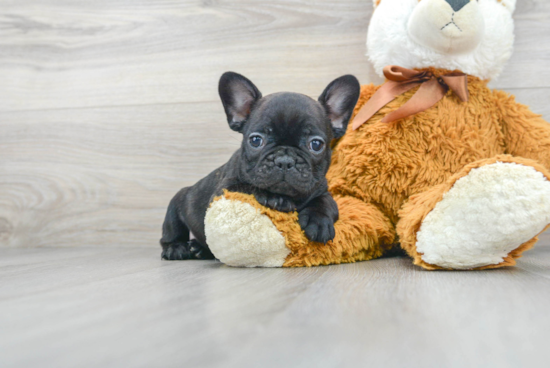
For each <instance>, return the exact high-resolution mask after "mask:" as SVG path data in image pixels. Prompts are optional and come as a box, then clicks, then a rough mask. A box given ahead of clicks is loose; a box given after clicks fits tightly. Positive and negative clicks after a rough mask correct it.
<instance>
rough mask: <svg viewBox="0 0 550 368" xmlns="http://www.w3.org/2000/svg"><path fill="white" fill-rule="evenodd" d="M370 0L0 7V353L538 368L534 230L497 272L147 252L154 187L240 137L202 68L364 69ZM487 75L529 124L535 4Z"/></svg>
mask: <svg viewBox="0 0 550 368" xmlns="http://www.w3.org/2000/svg"><path fill="white" fill-rule="evenodd" d="M371 11H372V1H371V0H345V1H334V0H281V1H279V0H277V1H275V0H266V1H252V0H232V1H229V0H162V1H161V0H155V1H153V0H94V1H84V0H0V367H1V368H4V367H56V368H58V367H171V366H174V367H182V366H183V367H195V366H201V367H257V366H262V367H276V366H277V367H286V366H289V367H290V366H292V367H315V366H319V367H345V366H358V367H362V366H372V367H415V366H419V367H420V366H422V367H492V366H499V367H546V366H548V362H549V361H550V360H549V358H550V350H549V349H548V347H547V345H548V343H549V342H550V317H549V311H550V280H549V278H550V234H548V233H547V234H545V235H543V240H542V241H541V244H540V245H539V246H538V247H537V248H536V249H535V250H533V251H531V252H529V253H527V254H526V256H525V257H524V258H522V259H521V260H520V262H519V264H518V266H517V267H515V268H510V269H505V270H497V271H487V272H477V273H468V272H426V271H422V270H420V269H418V268H415V267H413V266H412V265H411V263H410V261H409V260H408V259H406V258H391V259H382V260H376V261H372V262H363V263H358V264H353V265H341V266H331V267H320V268H314V269H293V270H281V269H267V270H266V269H262V270H258V269H232V268H228V267H225V266H223V265H221V264H219V263H216V262H179V263H177V262H176V263H169V262H161V261H160V260H159V247H158V243H157V241H158V238H159V236H160V226H161V223H162V219H163V215H164V211H165V208H166V205H167V203H168V201H169V200H170V198H171V196H173V194H174V193H175V192H176V191H177V190H178V189H179V188H181V187H183V186H187V185H191V184H193V183H194V182H196V181H197V180H198V179H199V178H201V177H203V176H205V175H206V174H207V173H209V172H210V171H212V170H213V169H214V168H216V167H217V166H219V165H220V164H222V163H223V162H225V161H226V160H227V159H228V157H229V156H230V154H231V153H232V151H233V150H234V149H235V148H236V147H237V146H238V144H239V135H237V134H235V133H232V132H231V131H230V130H229V128H228V127H227V126H226V123H225V118H224V115H223V110H222V107H221V104H220V102H219V100H218V97H217V91H216V88H217V81H218V78H219V76H220V75H221V74H222V73H223V72H224V71H226V70H234V71H237V72H240V73H243V74H245V75H246V76H248V77H250V78H251V79H252V80H253V81H254V82H255V83H256V84H257V85H258V87H259V88H260V89H261V90H262V92H264V94H267V93H272V92H277V91H282V90H290V91H296V92H302V93H305V94H308V95H310V96H312V97H316V96H317V95H318V94H319V93H320V92H321V91H322V89H323V87H324V86H325V85H326V84H327V83H328V82H329V81H331V80H332V79H333V78H335V77H338V76H340V75H342V74H346V73H352V74H355V75H356V76H357V77H358V78H359V79H360V81H361V82H362V83H369V82H378V81H379V80H378V79H377V78H374V77H373V76H372V73H371V70H370V67H369V64H368V62H367V59H366V58H365V56H364V53H365V46H364V43H365V34H366V29H367V26H368V19H369V17H370V14H371ZM515 19H516V26H517V28H516V35H517V37H516V51H515V54H514V56H513V57H512V60H511V61H510V63H509V64H508V66H507V68H506V71H505V73H504V74H503V76H502V77H501V78H500V79H499V80H497V81H493V82H491V85H492V86H493V87H495V88H501V89H505V90H507V91H509V92H511V93H514V94H516V96H517V99H518V100H519V101H521V102H523V103H525V104H528V105H530V106H531V107H532V109H533V110H534V111H535V112H537V113H540V114H542V115H543V116H544V117H545V118H546V119H547V120H550V104H549V97H548V96H550V69H549V68H548V65H549V64H550V21H549V20H550V2H549V1H547V0H518V8H517V11H516V14H515Z"/></svg>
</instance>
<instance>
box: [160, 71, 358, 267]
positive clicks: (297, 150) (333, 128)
mask: <svg viewBox="0 0 550 368" xmlns="http://www.w3.org/2000/svg"><path fill="white" fill-rule="evenodd" d="M219 93H220V97H221V100H222V103H223V107H224V109H225V113H226V115H227V121H228V122H229V127H230V128H231V129H233V130H235V131H237V132H239V133H242V135H243V142H242V146H241V148H240V149H238V150H237V152H235V153H234V154H233V156H231V159H230V160H229V162H228V163H226V164H225V165H223V166H222V167H220V168H218V169H217V170H215V171H214V172H212V173H211V174H210V175H208V176H207V177H205V178H204V179H202V180H200V181H199V182H198V183H197V184H195V185H194V186H192V187H187V188H183V189H182V190H180V191H179V192H178V193H177V194H176V196H175V197H174V198H173V199H172V201H171V202H170V205H169V206H168V211H167V213H166V218H165V220H164V225H163V227H162V239H161V240H160V244H161V245H162V258H163V259H167V260H182V259H213V258H214V256H213V254H212V253H211V252H210V250H209V248H208V245H207V244H206V236H205V234H204V217H205V214H206V210H207V208H208V206H209V205H210V203H211V202H212V200H213V199H214V198H215V197H216V196H219V195H221V194H222V193H223V190H224V189H227V190H229V191H235V192H241V193H247V194H253V195H254V196H255V197H256V199H257V200H258V202H259V203H260V204H262V205H264V206H267V207H270V208H272V209H275V210H278V211H282V212H290V211H294V210H296V211H298V218H299V222H300V226H301V227H302V229H303V230H304V231H305V234H306V236H307V237H308V238H309V239H310V240H312V241H315V242H319V243H326V242H327V241H329V240H332V239H333V238H334V222H335V221H336V220H338V207H337V206H336V202H335V201H334V199H332V197H331V195H330V194H329V193H328V191H327V180H326V178H325V175H326V173H327V170H328V167H329V165H330V156H331V151H330V142H331V140H332V139H334V138H340V137H341V136H343V135H344V133H345V131H346V127H347V125H348V122H349V119H350V117H351V114H352V113H353V108H354V107H355V104H356V103H357V100H358V98H359V93H360V86H359V82H358V81H357V79H356V78H355V77H354V76H351V75H346V76H343V77H340V78H338V79H336V80H334V81H333V82H332V83H330V84H329V85H328V86H327V88H326V89H325V90H324V92H323V93H322V94H321V97H319V100H318V101H315V100H313V99H311V98H309V97H307V96H305V95H302V94H298V93H290V92H282V93H275V94H271V95H269V96H266V97H262V94H261V93H260V91H259V90H258V88H256V86H255V85H254V84H253V83H252V82H251V81H249V80H248V79H247V78H245V77H243V76H242V75H239V74H236V73H233V72H227V73H225V74H223V75H222V77H221V78H220V82H219ZM190 232H191V234H193V235H194V237H195V238H194V239H191V240H190Z"/></svg>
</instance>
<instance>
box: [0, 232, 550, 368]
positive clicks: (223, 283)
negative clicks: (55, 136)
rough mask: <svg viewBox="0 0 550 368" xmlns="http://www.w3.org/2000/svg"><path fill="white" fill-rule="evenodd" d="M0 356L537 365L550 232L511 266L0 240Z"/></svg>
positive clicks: (93, 361) (41, 363)
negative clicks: (174, 257)
mask: <svg viewBox="0 0 550 368" xmlns="http://www.w3.org/2000/svg"><path fill="white" fill-rule="evenodd" d="M0 279H1V280H2V283H0V366H1V367H3V368H8V367H58V368H61V367H259V366H261V367H351V366H355V367H367V366H368V367H461V368H462V367H497V366H498V367H546V366H547V363H548V361H549V359H550V351H549V350H548V348H547V345H548V341H550V314H549V313H548V306H549V301H550V239H548V237H544V238H543V240H542V244H541V245H539V246H538V247H537V248H536V249H535V250H533V251H531V252H529V253H527V254H526V256H525V257H523V258H522V259H521V260H520V261H519V262H518V266H517V267H514V268H507V269H501V270H493V271H484V272H429V271H424V270H422V269H419V268H417V267H414V266H413V265H412V264H411V262H410V260H409V259H408V258H399V257H397V258H388V259H380V260H375V261H369V262H361V263H356V264H348V265H339V266H330V267H317V268H309V269H308V268H301V269H236V268H230V267H227V266H224V265H222V264H221V263H219V262H217V261H187V262H167V261H161V260H160V259H159V250H158V249H139V248H137V249H124V248H119V249H113V248H111V249H106V248H64V249H53V248H35V249H9V248H4V249H0Z"/></svg>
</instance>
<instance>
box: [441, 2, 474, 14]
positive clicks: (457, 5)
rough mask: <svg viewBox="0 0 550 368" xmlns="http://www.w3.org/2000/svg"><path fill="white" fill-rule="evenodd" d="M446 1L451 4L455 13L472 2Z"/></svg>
mask: <svg viewBox="0 0 550 368" xmlns="http://www.w3.org/2000/svg"><path fill="white" fill-rule="evenodd" d="M445 1H446V2H448V3H449V5H450V6H451V8H453V10H454V11H455V12H457V11H459V10H460V9H462V8H463V7H464V6H465V5H466V4H468V3H469V2H470V0H445Z"/></svg>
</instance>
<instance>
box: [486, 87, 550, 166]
mask: <svg viewBox="0 0 550 368" xmlns="http://www.w3.org/2000/svg"><path fill="white" fill-rule="evenodd" d="M495 97H496V100H497V105H498V107H499V109H500V113H501V114H502V118H501V123H502V130H503V133H504V139H505V143H506V153H508V154H511V155H513V156H519V157H524V158H529V159H532V160H536V161H538V162H540V163H541V164H543V165H544V166H545V167H546V168H547V169H550V124H549V123H548V122H547V121H545V120H544V119H543V118H542V117H541V116H540V115H537V114H535V113H534V112H533V111H531V110H530V109H529V107H527V106H525V105H522V104H520V103H517V102H516V101H515V98H514V97H513V96H510V95H508V94H506V93H504V92H502V91H496V92H495Z"/></svg>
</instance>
